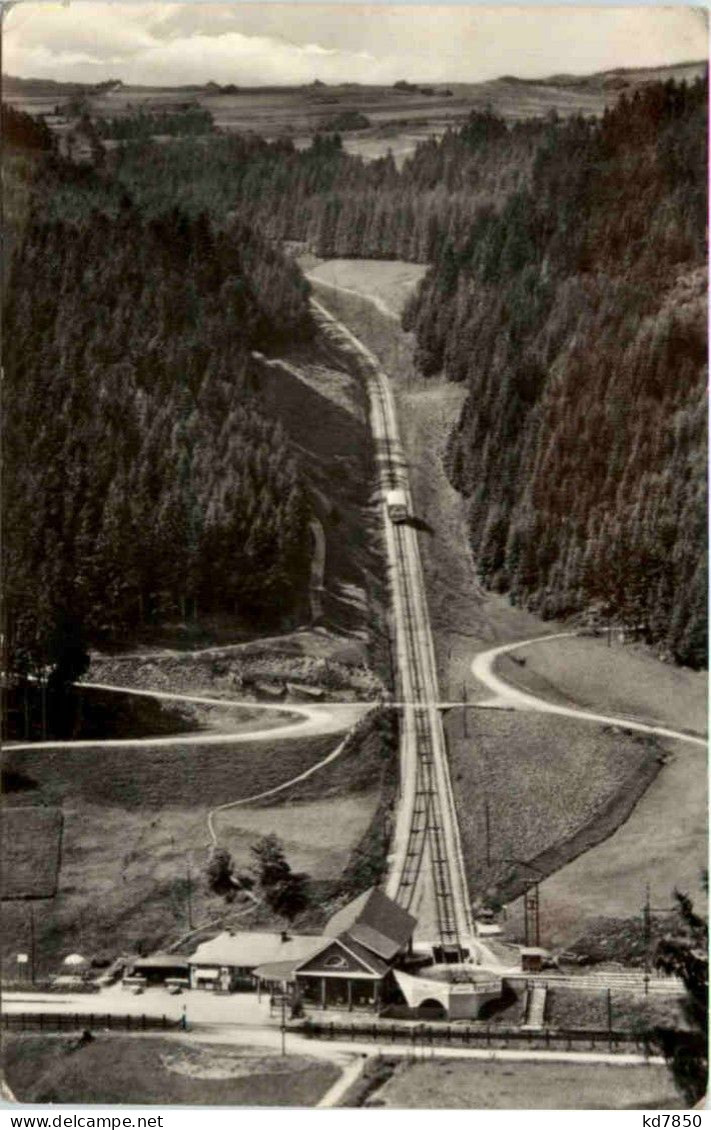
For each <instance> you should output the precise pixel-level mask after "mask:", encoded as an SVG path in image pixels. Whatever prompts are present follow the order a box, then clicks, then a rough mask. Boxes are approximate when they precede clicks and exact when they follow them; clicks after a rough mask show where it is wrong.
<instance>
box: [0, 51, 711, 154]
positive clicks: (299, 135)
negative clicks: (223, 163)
mask: <svg viewBox="0 0 711 1130" xmlns="http://www.w3.org/2000/svg"><path fill="white" fill-rule="evenodd" d="M702 69H703V64H700V63H695V64H694V63H692V64H682V65H680V66H678V67H675V68H671V67H666V68H659V69H657V70H647V71H641V70H640V71H628V72H625V73H624V74H622V73H614V74H610V75H605V74H600V75H592V76H588V77H585V78H582V77H576V76H555V77H553V78H549V79H545V78H542V79H541V80H536V81H533V80H529V81H521V80H519V79H516V78H513V77H510V76H506V77H503V78H500V79H496V80H494V81H490V82H484V83H450V84H447V86H446V87H443V86H442V85H441V84H434V85H432V84H426V85H425V86H420V85H419V84H417V83H413V84H411V86H410V88H409V89H400V90H396V89H394V88H393V87H391V86H364V85H360V84H358V83H346V84H343V85H341V86H326V85H323V84H321V85H318V84H316V85H311V86H298V87H281V88H264V89H247V88H245V89H243V90H239V91H235V92H227V91H226V92H224V93H223V92H221V91H220V90H219V89H217V88H214V87H210V86H206V87H184V88H180V87H175V88H158V87H156V88H151V87H135V86H121V87H119V88H117V89H115V90H112V91H104V92H99V93H97V92H94V91H92V89H91V88H90V87H84V89H83V90H82V91H81V93H82V94H83V95H84V97H85V99H86V103H87V104H88V108H89V113H90V114H91V116H92V117H103V118H115V117H118V118H120V117H124V116H126V115H127V114H129V113H132V112H136V111H137V110H139V109H140V110H143V111H144V112H148V113H150V112H151V111H153V112H160V111H166V110H167V111H174V110H180V109H185V108H194V107H200V108H201V109H204V110H208V111H209V112H210V114H211V115H212V117H213V121H214V123H215V126H216V128H217V129H219V130H220V131H223V132H226V133H245V132H257V133H259V134H261V135H262V136H263V137H266V138H269V139H274V138H278V137H286V138H290V139H291V140H293V141H294V143H295V144H296V145H298V146H303V145H306V144H308V142H309V140H310V138H311V137H313V136H314V135H315V134H316V133H318V132H321V131H329V130H334V129H337V128H339V125H338V122H339V118H342V116H343V115H346V114H349V113H354V112H358V113H360V114H362V115H364V116H365V118H366V119H367V125H366V128H363V129H358V130H355V131H353V132H346V133H345V134H344V147H345V148H346V149H347V150H348V151H349V152H351V153H355V154H358V155H360V156H362V157H363V158H364V159H365V160H373V159H375V158H378V157H384V156H385V155H386V154H387V153H388V151H390V152H392V154H393V156H394V158H395V160H396V162H397V163H398V164H399V165H400V164H402V162H403V161H404V160H405V159H406V158H407V156H409V154H410V153H412V152H413V151H414V149H415V146H416V145H417V143H418V142H419V141H422V140H425V139H426V138H428V137H432V136H440V135H441V134H443V133H444V132H445V130H447V129H448V128H451V127H453V126H457V125H458V124H461V123H462V122H463V121H464V120H465V119H466V118H467V117H468V115H469V114H470V113H471V112H472V111H473V110H479V111H483V110H485V109H486V108H489V107H490V108H492V109H493V110H494V111H495V113H497V114H499V115H501V116H502V117H503V118H505V119H507V120H509V121H516V120H522V119H526V118H532V117H542V116H544V115H545V114H547V113H550V112H552V111H556V112H557V113H558V114H559V115H561V116H566V115H568V114H579V113H580V114H584V115H591V114H593V115H597V114H601V113H602V112H603V110H604V109H605V107H606V106H609V105H612V104H613V103H614V102H615V101H616V99H617V98H618V97H619V94H620V91H621V90H623V89H625V88H629V89H632V88H634V87H635V86H636V85H638V84H639V83H643V82H645V81H650V80H653V79H655V78H657V79H658V78H661V79H666V78H670V77H676V78H685V79H686V80H687V81H691V80H692V79H693V78H694V77H695V76H696V75H697V74H700V73H701V71H702ZM78 92H79V88H76V87H74V88H71V87H68V86H64V87H63V86H62V85H61V84H54V83H49V82H43V81H42V80H29V81H18V80H17V79H12V78H5V79H4V83H3V98H4V99H5V100H6V101H8V102H10V103H12V104H13V105H14V106H16V107H17V108H18V109H21V110H24V111H26V112H27V113H31V114H47V115H50V122H51V124H53V125H56V128H57V129H61V128H62V126H63V125H64V119H63V117H61V116H60V118H59V119H54V118H53V115H54V111H55V109H56V108H59V109H60V115H61V111H62V108H63V106H64V103H65V102H66V100H67V98H68V96H69V95H70V94H71V93H78ZM65 128H66V127H65Z"/></svg>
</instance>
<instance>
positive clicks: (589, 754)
mask: <svg viewBox="0 0 711 1130" xmlns="http://www.w3.org/2000/svg"><path fill="white" fill-rule="evenodd" d="M445 730H446V734H447V747H448V750H449V758H450V766H451V771H452V787H453V789H454V795H455V801H456V804H457V810H458V813H459V827H460V832H461V836H462V846H463V849H464V857H465V862H466V865H467V872H468V875H469V882H470V890H471V892H472V895H473V896H481V895H483V894H485V893H486V892H487V891H488V890H489V889H491V888H494V889H496V890H498V891H500V892H501V893H502V895H503V897H504V899H505V900H506V901H508V900H509V899H510V898H511V897H512V896H513V895H514V894H518V893H520V891H521V883H522V880H523V879H525V878H526V877H527V876H529V877H530V871H528V870H527V869H525V868H523V869H522V868H520V867H517V866H516V865H515V864H513V863H510V862H506V861H507V860H526V861H531V862H532V863H534V864H535V865H536V867H537V868H539V869H541V870H542V871H543V873H544V874H550V872H551V871H553V870H556V869H557V868H558V867H560V866H562V864H563V863H565V862H567V861H568V860H569V859H571V858H574V856H575V855H576V854H579V853H580V852H582V851H584V850H585V849H586V848H587V847H590V846H591V845H592V844H593V843H595V842H596V840H599V839H600V838H601V837H602V836H604V835H605V834H607V835H609V834H610V832H611V831H612V830H614V828H615V827H616V826H617V823H619V821H620V819H624V816H623V815H622V814H620V813H619V812H618V811H617V803H618V802H619V799H620V798H621V799H622V801H623V802H624V803H626V807H627V811H629V808H630V807H631V806H632V805H633V804H634V802H635V800H636V799H637V797H638V796H639V790H640V788H642V789H643V788H644V787H645V786H646V785H647V784H648V782H649V780H650V777H651V776H654V774H655V773H656V772H657V770H658V768H659V766H658V763H657V758H658V755H659V751H658V748H657V746H656V744H655V742H654V740H649V739H647V738H642V739H640V738H639V737H632V736H630V735H625V734H621V733H619V732H613V731H612V730H611V728H601V727H596V726H590V725H589V724H588V723H586V722H578V721H577V720H576V719H570V718H565V719H563V718H551V717H550V716H548V715H522V714H519V713H515V714H513V713H508V712H499V711H474V710H471V709H470V710H468V711H467V712H466V719H465V717H464V711H463V710H458V709H456V710H452V711H450V712H449V713H448V714H447V715H446V716H445ZM487 805H488V815H489V829H490V837H489V845H488V855H489V858H490V861H491V862H490V865H488V866H487V831H486V828H487V824H486V808H487ZM611 808H612V814H613V819H612V822H611V823H610V820H611V815H610V810H611ZM625 815H626V813H625ZM583 829H585V834H584V835H582V836H581V835H579V834H580V833H581V832H582V830H583ZM551 849H554V850H551ZM544 853H545V855H544ZM549 926H550V924H549V919H548V915H547V910H546V906H545V905H544V906H543V909H542V914H541V933H542V937H544V938H547V937H548V929H549ZM544 944H545V941H544Z"/></svg>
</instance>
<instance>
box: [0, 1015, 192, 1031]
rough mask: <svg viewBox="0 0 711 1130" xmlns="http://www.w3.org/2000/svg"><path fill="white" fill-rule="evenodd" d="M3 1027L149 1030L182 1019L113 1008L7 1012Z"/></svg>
mask: <svg viewBox="0 0 711 1130" xmlns="http://www.w3.org/2000/svg"><path fill="white" fill-rule="evenodd" d="M2 1027H3V1028H4V1029H5V1030H9V1031H13V1030H17V1031H33V1032H76V1031H82V1032H83V1031H84V1030H85V1029H88V1030H89V1031H96V1030H101V1031H104V1030H106V1029H108V1030H109V1031H116V1032H149V1031H156V1030H163V1029H168V1028H173V1029H174V1028H180V1027H182V1021H181V1020H171V1019H169V1018H168V1017H167V1016H131V1015H125V1016H116V1015H112V1014H111V1013H110V1012H107V1013H102V1012H3V1014H2Z"/></svg>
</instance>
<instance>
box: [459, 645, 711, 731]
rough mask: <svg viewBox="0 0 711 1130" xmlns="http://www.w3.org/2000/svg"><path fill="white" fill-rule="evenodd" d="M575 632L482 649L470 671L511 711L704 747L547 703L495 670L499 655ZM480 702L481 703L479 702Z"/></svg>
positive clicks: (657, 728) (629, 723)
mask: <svg viewBox="0 0 711 1130" xmlns="http://www.w3.org/2000/svg"><path fill="white" fill-rule="evenodd" d="M575 635H577V633H576V632H555V633H554V634H551V635H547V636H536V637H535V638H534V639H528V640H519V641H518V642H516V643H505V644H501V645H500V646H499V647H492V648H490V649H489V650H488V651H482V652H481V653H480V654H479V655H477V656H476V657H475V659H474V660H473V662H472V665H471V669H472V674H473V675H474V676H475V678H477V679H478V680H479V682H480V683H483V684H484V686H485V687H487V688H488V689H489V690H490V691H493V692H494V694H495V695H496V700H495V702H494V703H492V704H491V705H500V706H502V707H509V708H511V709H514V710H536V711H538V712H539V713H546V714H562V715H564V716H565V717H567V718H581V719H583V720H584V721H587V722H599V723H602V724H603V725H608V726H620V727H621V728H623V729H625V730H637V731H639V732H640V733H643V734H655V735H656V736H657V737H660V738H673V739H674V741H679V742H691V743H693V744H694V745H700V746H706V745H707V741H706V739H705V738H700V737H695V736H694V735H693V734H685V733H683V732H682V731H680V730H670V729H667V727H666V726H654V725H650V723H648V722H641V721H637V720H636V719H633V718H625V717H620V716H619V715H610V714H597V713H595V712H594V711H591V710H583V709H582V708H578V707H574V706H563V705H561V704H558V703H555V702H549V701H548V700H547V699H545V698H538V696H537V695H534V694H531V692H530V691H522V690H519V688H518V687H515V686H513V685H512V684H511V683H507V682H506V680H505V679H502V678H501V676H500V675H497V674H496V672H495V671H494V665H495V663H496V660H497V659H498V658H499V656H500V655H506V654H507V653H508V652H511V651H516V650H517V649H518V648H522V647H527V646H528V645H529V644H534V643H545V642H547V641H548V640H559V639H563V638H567V637H569V636H575ZM480 705H481V704H480Z"/></svg>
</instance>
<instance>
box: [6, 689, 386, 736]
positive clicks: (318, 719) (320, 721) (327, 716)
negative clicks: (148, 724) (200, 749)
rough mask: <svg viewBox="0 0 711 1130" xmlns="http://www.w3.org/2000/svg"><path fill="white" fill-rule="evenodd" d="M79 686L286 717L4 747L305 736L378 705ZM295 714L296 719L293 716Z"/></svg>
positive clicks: (337, 728) (340, 727)
mask: <svg viewBox="0 0 711 1130" xmlns="http://www.w3.org/2000/svg"><path fill="white" fill-rule="evenodd" d="M77 685H78V686H79V687H88V688H90V689H92V690H102V691H115V692H116V693H119V694H132V695H139V696H141V697H144V698H159V699H165V700H166V701H167V702H187V703H196V704H197V705H199V706H222V707H223V708H227V709H229V708H231V709H234V708H235V707H237V708H239V707H241V708H243V709H247V710H260V711H269V712H271V713H277V714H285V715H286V716H287V720H286V721H285V722H284V724H283V725H280V724H278V723H277V724H276V725H270V726H267V727H261V728H259V729H256V730H249V729H243V730H237V731H236V732H234V733H229V732H225V733H210V734H205V733H202V732H199V733H196V734H188V733H186V734H177V735H172V736H170V737H155V738H109V739H96V738H95V739H93V740H92V739H86V740H82V741H54V742H13V743H12V744H10V743H6V744H5V748H6V749H33V750H34V749H89V748H90V747H91V748H94V747H96V746H105V747H106V748H113V747H121V746H123V747H126V748H128V747H129V746H130V747H132V748H140V747H146V746H157V745H160V746H172V745H185V743H186V742H190V744H191V745H224V744H226V743H228V742H255V741H269V740H270V739H274V738H279V739H282V738H292V737H295V738H297V737H298V738H304V737H314V736H320V735H322V734H340V733H343V731H344V730H350V729H351V727H353V726H355V724H356V723H357V722H359V721H360V719H361V718H362V717H363V715H364V714H367V712H368V711H369V710H372V709H373V707H374V706H376V705H377V703H375V702H328V703H323V704H322V705H320V706H303V705H301V704H299V705H296V704H291V703H290V704H289V705H288V706H280V705H279V704H277V703H271V702H270V703H266V702H245V701H244V700H243V699H230V698H208V697H206V696H203V695H194V694H175V693H172V692H169V691H158V690H139V689H138V688H137V687H119V686H114V685H112V684H109V683H78V684H77ZM295 715H296V720H294V716H295Z"/></svg>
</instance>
